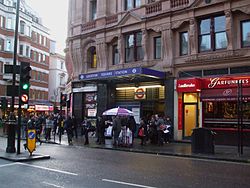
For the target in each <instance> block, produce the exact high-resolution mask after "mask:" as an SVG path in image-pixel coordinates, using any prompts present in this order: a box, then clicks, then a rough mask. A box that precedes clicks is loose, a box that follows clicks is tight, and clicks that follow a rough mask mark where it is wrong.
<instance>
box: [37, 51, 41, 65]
mask: <svg viewBox="0 0 250 188" xmlns="http://www.w3.org/2000/svg"><path fill="white" fill-rule="evenodd" d="M38 62H39V63H41V54H40V53H38Z"/></svg>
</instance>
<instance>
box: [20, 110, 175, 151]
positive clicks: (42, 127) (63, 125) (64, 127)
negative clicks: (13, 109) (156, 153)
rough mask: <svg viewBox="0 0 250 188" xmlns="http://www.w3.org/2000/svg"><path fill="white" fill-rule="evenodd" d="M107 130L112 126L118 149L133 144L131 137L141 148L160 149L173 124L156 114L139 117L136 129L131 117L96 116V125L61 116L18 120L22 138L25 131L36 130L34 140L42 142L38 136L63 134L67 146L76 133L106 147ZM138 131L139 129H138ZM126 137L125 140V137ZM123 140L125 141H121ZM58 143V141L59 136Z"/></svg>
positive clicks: (86, 143) (170, 132)
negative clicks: (138, 141) (158, 147)
mask: <svg viewBox="0 0 250 188" xmlns="http://www.w3.org/2000/svg"><path fill="white" fill-rule="evenodd" d="M108 127H112V136H113V145H114V146H119V145H122V144H124V142H126V144H128V145H129V146H132V145H133V142H134V136H135V135H136V133H137V136H138V137H139V138H140V139H141V143H140V144H141V145H145V144H146V143H147V142H150V143H151V144H157V145H159V146H162V145H163V144H164V143H169V142H170V141H171V138H172V132H173V130H172V123H171V121H170V118H169V117H167V116H165V117H164V116H162V115H161V114H155V115H152V116H150V117H148V118H141V120H140V125H139V128H137V125H136V121H135V119H134V117H133V116H119V115H117V116H112V117H110V116H99V117H98V118H97V120H96V124H95V126H93V125H92V123H91V121H90V120H89V119H87V118H84V120H83V121H82V122H81V123H77V121H76V118H75V117H74V116H69V115H68V116H67V117H65V116H63V115H61V114H50V115H44V114H42V115H39V116H35V115H29V117H27V116H22V118H21V138H23V139H25V138H26V132H27V129H28V128H29V129H30V128H33V129H36V135H37V140H38V141H40V143H42V141H41V135H43V136H44V138H45V140H46V141H49V140H51V138H52V137H51V136H52V135H53V136H55V135H59V136H61V135H63V134H64V132H65V131H66V133H67V138H68V144H69V145H71V144H72V138H73V137H76V138H77V137H78V134H79V133H78V131H80V130H81V132H80V134H81V135H82V136H84V137H85V142H84V144H85V145H88V144H89V133H90V132H91V133H92V134H93V135H94V134H95V136H96V138H97V139H96V143H97V144H105V131H107V128H108ZM137 129H138V130H137ZM124 135H125V137H124ZM123 137H124V138H123ZM59 141H60V142H61V138H60V137H59Z"/></svg>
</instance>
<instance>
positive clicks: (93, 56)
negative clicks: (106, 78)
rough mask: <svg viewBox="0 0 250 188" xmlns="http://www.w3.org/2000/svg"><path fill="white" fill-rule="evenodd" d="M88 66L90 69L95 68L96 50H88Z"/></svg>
mask: <svg viewBox="0 0 250 188" xmlns="http://www.w3.org/2000/svg"><path fill="white" fill-rule="evenodd" d="M87 57H88V64H89V66H90V68H97V56H96V48H95V47H91V48H89V49H88V55H87Z"/></svg>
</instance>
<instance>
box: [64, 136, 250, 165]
mask: <svg viewBox="0 0 250 188" xmlns="http://www.w3.org/2000/svg"><path fill="white" fill-rule="evenodd" d="M95 140H96V138H90V144H89V145H88V146H87V147H90V148H99V149H109V150H118V151H127V152H137V153H148V154H156V155H168V156H178V157H188V158H199V159H211V160H221V161H231V162H244V163H250V148H249V147H244V148H243V155H241V156H239V154H238V148H237V146H221V145H216V146H215V154H194V153H192V151H191V143H184V142H172V143H168V144H164V145H163V146H157V145H152V144H149V143H148V144H147V145H145V146H141V145H140V140H139V139H135V141H134V145H133V147H114V146H113V144H112V140H111V139H106V142H105V145H98V144H96V143H95ZM62 143H63V144H67V142H62ZM73 145H74V146H83V147H84V139H83V138H82V137H80V138H78V139H73ZM85 147H86V146H85Z"/></svg>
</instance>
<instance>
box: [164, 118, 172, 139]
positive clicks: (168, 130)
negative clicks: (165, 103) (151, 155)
mask: <svg viewBox="0 0 250 188" xmlns="http://www.w3.org/2000/svg"><path fill="white" fill-rule="evenodd" d="M164 124H165V126H166V129H165V130H164V131H163V134H164V136H163V137H164V142H165V143H170V141H171V137H172V136H171V135H172V122H171V120H170V117H168V116H166V117H165V118H164Z"/></svg>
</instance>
